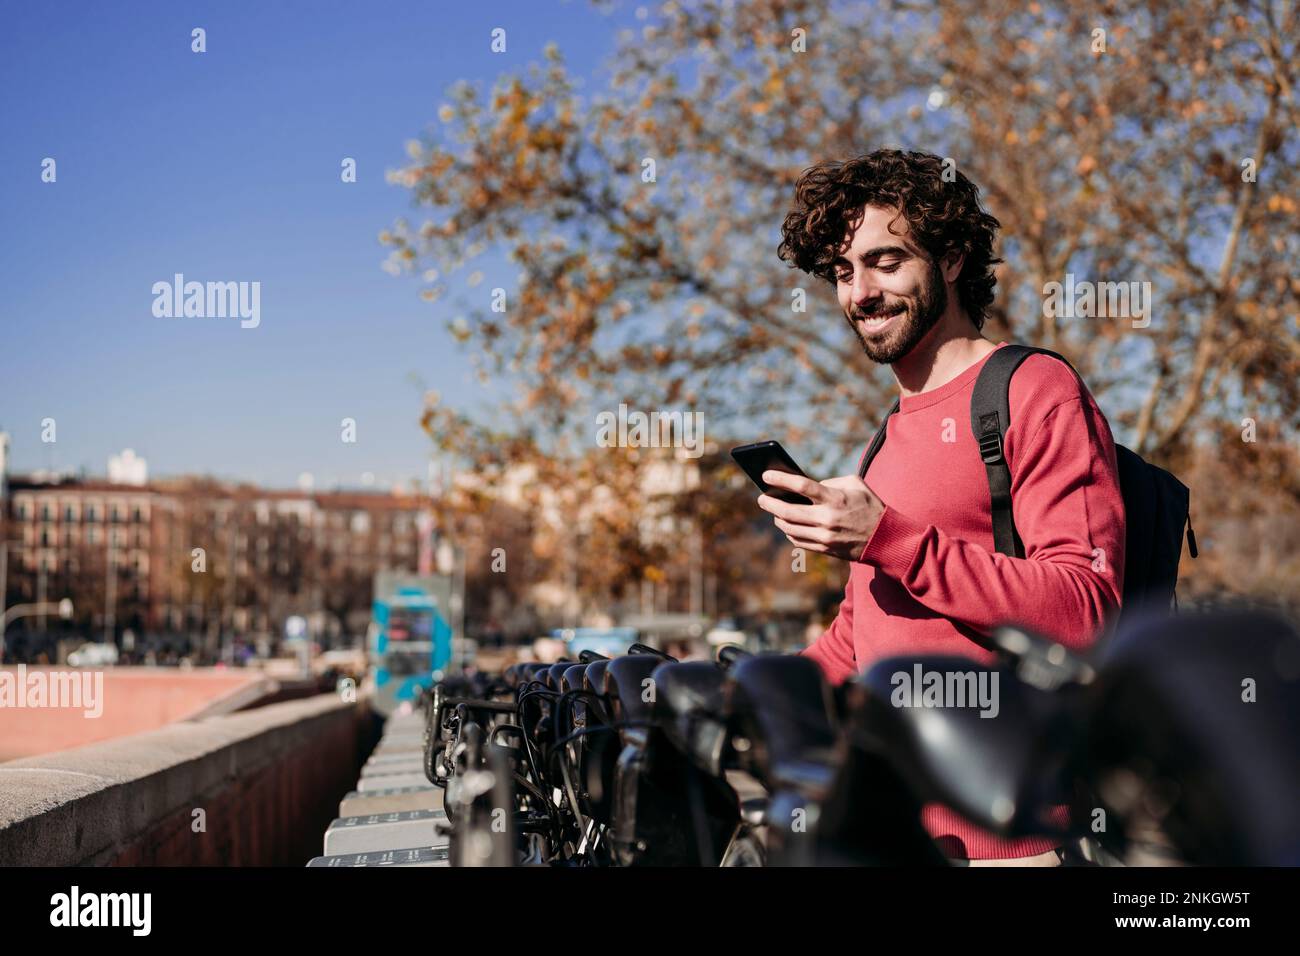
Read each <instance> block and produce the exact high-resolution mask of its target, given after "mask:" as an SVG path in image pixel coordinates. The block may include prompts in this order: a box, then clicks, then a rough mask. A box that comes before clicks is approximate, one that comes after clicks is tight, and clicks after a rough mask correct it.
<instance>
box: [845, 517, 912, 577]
mask: <svg viewBox="0 0 1300 956" xmlns="http://www.w3.org/2000/svg"><path fill="white" fill-rule="evenodd" d="M925 532H926V526H925V525H923V524H921V523H919V522H917V521H913V520H912V519H911V518H909V517H907V515H905V514H901V513H899V512H898V511H895V510H894V509H893V508H890V507H889V506H888V505H886V506H885V510H884V512H883V513H882V514H881V515H880V521H879V523H877V525H876V530H875V531H873V532H872V533H871V539H870V540H869V541H867V546H866V547H865V548H863V549H862V554H861V555H859V556H858V561H859V562H861V563H863V564H873V565H875V566H876V567H877V568H879V569H880V570H881V571H883V572H884V573H885V574H886V575H888V576H889V577H891V578H893V579H895V580H896V581H902V580H903V578H904V577H905V576H906V575H907V572H908V569H910V568H911V566H912V559H913V558H914V557H916V549H917V548H919V547H920V546H921V538H922V537H924V535H925Z"/></svg>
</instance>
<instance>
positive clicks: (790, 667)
mask: <svg viewBox="0 0 1300 956" xmlns="http://www.w3.org/2000/svg"><path fill="white" fill-rule="evenodd" d="M727 678H728V679H727V681H726V684H725V692H724V696H725V709H726V713H727V716H728V720H729V723H730V726H731V728H732V729H733V731H734V732H736V733H737V734H738V735H739V738H738V739H737V740H736V741H735V746H736V749H737V750H740V749H741V748H742V747H743V746H744V745H743V744H742V743H741V741H742V740H743V741H746V742H747V743H748V750H747V751H745V754H746V760H747V761H748V762H749V763H750V764H751V765H752V771H751V772H752V773H753V775H754V776H755V777H757V778H758V779H759V780H760V781H762V782H763V784H764V785H765V786H767V787H768V788H769V789H782V788H793V789H795V790H798V791H800V792H802V793H817V794H823V793H824V792H825V790H826V789H827V788H828V787H829V786H830V783H831V778H832V776H833V773H834V758H833V750H834V748H835V742H836V738H837V734H836V729H835V726H834V723H833V721H832V717H831V714H832V709H831V703H830V689H829V688H828V687H827V685H826V682H825V680H824V679H823V678H822V672H821V668H820V667H819V666H818V664H817V662H816V661H814V660H812V659H811V658H808V657H801V656H798V655H788V654H760V655H755V656H753V657H746V658H744V659H742V660H738V661H736V662H735V664H734V665H733V666H732V668H731V670H730V671H728V672H727Z"/></svg>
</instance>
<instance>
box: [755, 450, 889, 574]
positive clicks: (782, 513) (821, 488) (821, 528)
mask: <svg viewBox="0 0 1300 956" xmlns="http://www.w3.org/2000/svg"><path fill="white" fill-rule="evenodd" d="M763 481H764V482H765V483H767V484H769V485H771V486H773V487H775V488H784V489H786V490H787V491H794V492H798V493H799V494H801V495H803V496H804V497H805V498H808V499H809V500H811V501H812V504H810V505H792V504H789V503H787V502H784V501H781V500H780V499H779V498H773V497H772V496H771V495H767V494H762V495H759V496H758V506H759V507H760V508H762V509H763V510H764V511H766V512H768V513H769V514H771V515H773V516H775V518H776V526H777V527H778V528H780V529H781V530H782V531H783V532H785V536H786V537H787V538H789V539H790V543H791V544H793V545H794V546H795V547H797V548H803V549H805V550H807V551H817V552H820V553H822V554H829V555H833V556H834V557H837V558H843V559H844V560H845V561H856V560H857V559H858V556H859V555H861V554H862V552H863V550H864V549H865V548H866V546H867V542H868V541H870V540H871V534H872V532H873V531H875V530H876V525H877V524H879V522H880V516H881V515H882V514H883V513H884V511H885V503H884V502H883V501H881V500H880V499H879V498H877V497H876V495H875V492H873V491H872V490H871V489H870V488H868V487H867V486H866V483H865V482H864V481H863V480H862V479H861V478H859V477H858V476H857V475H843V476H841V477H839V478H827V479H826V480H825V481H813V480H812V479H811V478H801V477H800V476H798V475H791V474H787V473H786V472H783V471H765V472H763Z"/></svg>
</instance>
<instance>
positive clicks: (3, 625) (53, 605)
mask: <svg viewBox="0 0 1300 956" xmlns="http://www.w3.org/2000/svg"><path fill="white" fill-rule="evenodd" d="M38 614H57V615H59V617H61V618H63V620H65V621H69V620H71V619H72V599H71V598H64V599H63V600H62V601H57V602H56V601H37V602H35V603H34V604H15V605H14V606H13V607H11V608H6V609H5V611H4V613H3V614H0V661H2V660H4V634H5V631H6V630H7V629H8V627H9V623H10V622H11V621H16V620H18V619H19V618H22V617H35V616H36V615H38Z"/></svg>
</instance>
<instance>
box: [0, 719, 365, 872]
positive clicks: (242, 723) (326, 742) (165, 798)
mask: <svg viewBox="0 0 1300 956" xmlns="http://www.w3.org/2000/svg"><path fill="white" fill-rule="evenodd" d="M368 712H369V702H368V701H366V700H365V699H364V698H361V699H359V700H358V702H356V703H345V702H344V701H342V700H340V699H339V698H338V697H336V696H335V695H332V694H323V695H320V696H318V697H312V698H308V699H306V700H294V701H288V702H285V703H282V704H272V705H269V706H267V707H264V708H260V709H258V710H252V711H245V712H241V713H236V714H229V715H225V716H221V717H213V718H209V719H206V720H200V721H194V722H183V723H177V724H173V725H171V726H168V727H164V728H161V729H159V730H153V731H148V732H146V733H142V734H136V735H134V736H130V737H121V738H117V739H114V740H108V741H103V742H100V743H95V744H89V745H86V746H84V747H78V748H75V749H73V750H64V751H59V752H57V753H52V754H48V755H45V756H41V757H28V758H23V759H19V760H13V761H9V762H7V763H3V764H0V865H4V866H23V865H26V866H32V865H56V866H57V865H77V864H82V863H91V864H96V863H105V862H111V861H112V860H113V859H114V858H115V857H116V856H117V855H118V854H119V853H121V852H122V851H124V850H125V849H127V848H129V847H131V846H132V845H133V844H137V843H139V842H140V841H141V840H142V839H145V838H146V837H147V835H148V833H149V831H150V829H151V828H153V827H154V826H156V825H158V824H160V823H161V822H162V821H164V820H166V819H167V818H168V817H174V815H175V814H176V813H177V812H178V811H186V812H188V811H189V809H190V808H192V807H195V806H202V805H203V804H204V802H205V801H209V802H211V801H216V800H219V799H220V795H221V794H222V793H223V791H226V790H228V789H230V788H231V787H233V786H235V785H237V784H239V783H240V782H241V781H246V780H248V779H250V778H252V777H254V776H255V775H256V774H258V773H259V772H260V771H263V770H265V769H266V768H268V767H271V766H273V765H274V764H275V763H276V761H278V760H284V759H286V758H288V757H290V756H291V755H293V756H300V755H302V754H303V753H304V752H308V753H309V752H311V751H313V750H315V749H318V748H326V749H328V748H329V747H333V746H336V745H337V744H338V743H339V738H338V736H337V735H351V736H352V737H353V738H354V739H355V742H354V743H352V744H351V745H350V746H348V747H347V750H348V752H351V753H354V754H355V753H356V743H359V736H360V733H359V731H360V728H361V727H362V722H363V721H364V719H365V715H366V714H368ZM339 769H340V771H341V772H342V773H343V774H344V776H347V774H348V772H349V771H350V770H351V769H352V768H349V767H340V768H339ZM286 786H289V787H292V783H291V782H290V783H286ZM332 796H333V803H334V804H335V805H337V801H338V796H337V795H332ZM300 797H303V798H306V797H312V798H314V797H315V795H311V794H302V795H300ZM304 810H306V808H304ZM317 839H319V837H317Z"/></svg>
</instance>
